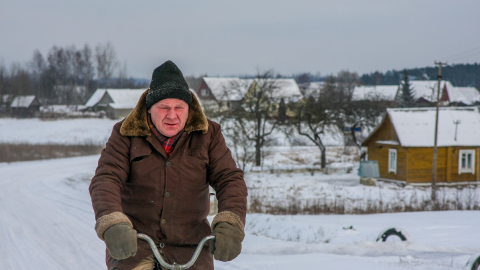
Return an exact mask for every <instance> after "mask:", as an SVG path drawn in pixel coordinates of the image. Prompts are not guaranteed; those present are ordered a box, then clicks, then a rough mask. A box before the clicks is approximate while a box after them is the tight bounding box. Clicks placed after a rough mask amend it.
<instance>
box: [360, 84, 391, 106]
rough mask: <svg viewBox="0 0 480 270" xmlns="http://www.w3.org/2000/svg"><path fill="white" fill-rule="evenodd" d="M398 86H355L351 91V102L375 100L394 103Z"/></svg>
mask: <svg viewBox="0 0 480 270" xmlns="http://www.w3.org/2000/svg"><path fill="white" fill-rule="evenodd" d="M397 92H398V85H374V86H369V85H367V86H365V85H361V86H355V88H354V89H353V94H352V100H353V101H361V100H377V101H380V100H382V101H387V102H390V103H392V105H393V104H395V103H396V97H397Z"/></svg>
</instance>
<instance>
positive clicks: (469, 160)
mask: <svg viewBox="0 0 480 270" xmlns="http://www.w3.org/2000/svg"><path fill="white" fill-rule="evenodd" d="M462 173H471V174H474V173H475V150H460V151H459V154H458V174H462Z"/></svg>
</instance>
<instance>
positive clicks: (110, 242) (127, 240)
mask: <svg viewBox="0 0 480 270" xmlns="http://www.w3.org/2000/svg"><path fill="white" fill-rule="evenodd" d="M103 239H104V240H105V244H107V249H108V251H109V252H110V255H112V257H113V258H114V259H117V260H123V259H126V258H128V257H131V256H135V254H137V231H136V230H134V229H133V228H132V226H131V225H130V224H128V223H117V224H115V225H113V226H111V227H110V228H108V229H107V230H106V231H105V232H104V233H103Z"/></svg>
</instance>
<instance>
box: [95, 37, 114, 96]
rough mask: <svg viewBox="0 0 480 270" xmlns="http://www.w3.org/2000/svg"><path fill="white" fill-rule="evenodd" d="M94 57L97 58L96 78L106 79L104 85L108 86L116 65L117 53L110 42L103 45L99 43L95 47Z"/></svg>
mask: <svg viewBox="0 0 480 270" xmlns="http://www.w3.org/2000/svg"><path fill="white" fill-rule="evenodd" d="M95 58H96V60H97V75H98V79H104V80H105V81H106V87H109V86H110V80H111V79H112V76H113V74H114V72H115V70H116V69H117V67H118V65H119V64H118V60H117V53H116V52H115V48H114V47H113V45H112V43H110V42H107V43H106V44H105V45H102V44H99V45H97V47H96V48H95Z"/></svg>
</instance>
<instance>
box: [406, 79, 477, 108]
mask: <svg viewBox="0 0 480 270" xmlns="http://www.w3.org/2000/svg"><path fill="white" fill-rule="evenodd" d="M410 85H411V88H412V89H413V92H414V97H415V100H416V104H417V105H418V106H424V107H432V106H435V101H436V100H437V92H438V81H410ZM399 89H400V88H399ZM440 91H441V92H440V106H471V105H478V104H479V103H480V92H479V91H478V90H477V89H476V88H475V87H457V86H453V85H452V84H451V83H450V82H449V81H441V82H440ZM398 95H400V90H399V94H398ZM397 98H399V96H398V97H397Z"/></svg>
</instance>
